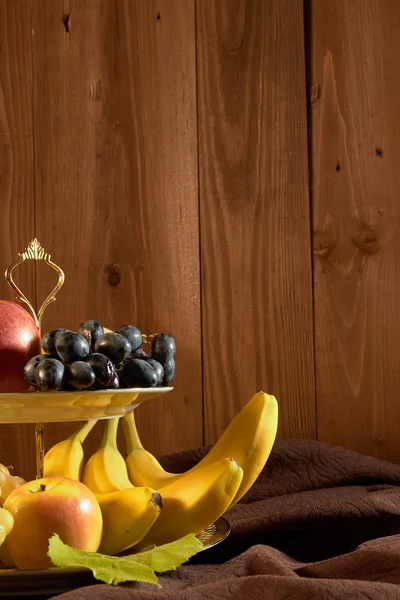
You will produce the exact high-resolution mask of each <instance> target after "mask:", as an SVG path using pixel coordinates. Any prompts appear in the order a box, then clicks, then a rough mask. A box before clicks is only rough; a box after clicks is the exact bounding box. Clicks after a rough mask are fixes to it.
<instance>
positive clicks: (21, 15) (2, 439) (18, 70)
mask: <svg viewBox="0 0 400 600" xmlns="http://www.w3.org/2000/svg"><path fill="white" fill-rule="evenodd" d="M30 15H31V1H30V0H15V1H14V2H8V1H7V0H0V190H1V200H0V207H1V220H0V263H1V264H0V298H1V299H8V300H14V295H13V292H12V290H11V289H10V288H9V286H8V285H7V283H6V280H5V278H4V275H3V274H4V271H5V269H6V268H7V267H8V266H9V265H11V264H12V263H13V262H14V261H16V260H17V258H18V253H19V252H23V250H24V249H25V247H26V246H27V244H28V243H29V240H30V239H31V238H32V237H33V235H34V230H35V228H34V177H33V118H32V31H31V18H30ZM15 280H16V282H17V283H18V285H19V286H20V288H21V290H22V291H23V292H24V293H25V295H26V296H27V298H28V299H29V300H31V301H33V302H35V268H34V265H33V264H32V263H29V264H24V265H22V266H21V267H18V270H16V271H15ZM33 435H34V433H33V428H32V427H31V426H29V425H21V426H15V425H1V426H0V462H2V463H4V464H7V465H13V466H14V468H15V472H21V471H22V469H23V463H24V459H25V457H26V456H27V455H28V454H29V453H31V452H32V451H33V443H34V442H33V440H34V437H33Z"/></svg>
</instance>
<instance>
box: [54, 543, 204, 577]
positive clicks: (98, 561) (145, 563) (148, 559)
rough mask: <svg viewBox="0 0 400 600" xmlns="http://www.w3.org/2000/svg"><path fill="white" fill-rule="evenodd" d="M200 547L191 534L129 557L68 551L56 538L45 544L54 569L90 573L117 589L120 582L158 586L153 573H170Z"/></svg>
mask: <svg viewBox="0 0 400 600" xmlns="http://www.w3.org/2000/svg"><path fill="white" fill-rule="evenodd" d="M202 546H203V544H202V543H201V542H200V541H199V540H198V539H197V538H196V536H195V535H194V534H190V535H187V536H185V537H183V538H181V539H179V540H176V541H175V542H171V543H170V544H164V545H162V546H152V547H150V548H148V549H146V550H143V551H142V552H138V553H136V554H131V555H129V556H120V557H118V556H107V555H105V554H100V553H98V552H84V551H82V550H76V549H75V548H71V546H68V545H67V544H64V542H62V541H61V539H60V538H59V536H58V535H57V534H54V535H53V536H52V537H51V538H50V540H49V551H48V553H47V554H48V556H49V557H50V559H51V561H52V563H53V564H54V565H55V566H56V567H83V568H86V569H90V570H91V571H92V572H93V575H94V577H95V578H96V579H98V580H100V581H104V582H105V583H108V584H113V585H117V584H118V583H121V582H123V581H142V582H144V583H152V584H154V585H157V586H159V583H158V579H157V577H156V575H155V572H157V573H164V572H166V571H173V570H175V569H176V568H177V567H179V566H180V565H181V564H182V563H184V562H186V561H187V560H188V559H189V558H190V557H191V556H193V555H194V554H196V552H197V551H198V550H199V549H200V548H201V547H202Z"/></svg>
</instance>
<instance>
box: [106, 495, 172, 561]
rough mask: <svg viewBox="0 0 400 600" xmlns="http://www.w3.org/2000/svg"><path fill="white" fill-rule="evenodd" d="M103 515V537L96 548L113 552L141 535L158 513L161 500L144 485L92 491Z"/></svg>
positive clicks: (129, 545) (121, 550)
mask: <svg viewBox="0 0 400 600" xmlns="http://www.w3.org/2000/svg"><path fill="white" fill-rule="evenodd" d="M96 498H97V500H98V503H99V505H100V508H101V513H102V515H103V537H102V540H101V544H100V546H99V549H98V552H101V553H102V554H108V555H111V556H114V555H115V554H119V553H120V552H123V551H124V550H127V549H128V548H131V547H132V546H134V545H135V544H137V543H138V542H140V540H142V539H143V538H144V536H145V535H147V533H148V532H149V530H150V528H151V527H152V525H153V524H154V523H155V521H156V519H157V518H158V517H159V514H160V511H161V508H162V500H161V496H160V494H159V493H158V492H155V491H154V490H152V489H151V488H148V487H137V488H133V487H131V488H128V489H126V490H120V491H118V492H111V493H109V494H96Z"/></svg>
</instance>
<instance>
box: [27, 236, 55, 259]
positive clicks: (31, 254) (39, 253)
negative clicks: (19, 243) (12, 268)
mask: <svg viewBox="0 0 400 600" xmlns="http://www.w3.org/2000/svg"><path fill="white" fill-rule="evenodd" d="M19 256H20V257H21V258H22V259H23V260H47V261H49V260H50V258H51V257H50V254H47V253H46V252H45V251H44V250H43V248H42V246H41V245H40V242H39V241H38V240H37V239H36V238H33V240H31V241H30V242H29V244H28V246H27V247H26V248H25V252H22V253H20V254H19Z"/></svg>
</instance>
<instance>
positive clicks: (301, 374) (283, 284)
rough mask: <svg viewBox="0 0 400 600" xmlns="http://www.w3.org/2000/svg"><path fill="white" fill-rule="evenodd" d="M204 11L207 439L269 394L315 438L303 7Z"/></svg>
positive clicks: (286, 419)
mask: <svg viewBox="0 0 400 600" xmlns="http://www.w3.org/2000/svg"><path fill="white" fill-rule="evenodd" d="M196 6H197V9H196V14H197V18H196V23H197V40H198V54H197V57H198V60H197V68H198V97H199V107H198V109H199V112H198V117H199V159H200V176H199V181H200V215H201V265H202V323H203V329H202V331H203V347H204V359H203V360H204V395H205V435H206V442H209V443H210V442H213V441H215V440H216V438H217V437H218V435H219V434H220V433H221V431H222V430H223V428H224V427H225V426H226V425H227V423H228V422H229V420H230V418H232V416H233V415H234V414H235V413H236V412H237V410H238V409H239V408H240V407H241V406H243V405H244V404H245V403H246V402H247V401H248V400H249V399H250V397H251V396H252V394H253V393H254V392H255V391H256V390H258V389H263V390H265V391H268V392H270V393H273V394H275V395H276V396H277V398H278V400H279V403H280V435H281V436H284V437H306V438H314V437H315V397H314V363H313V317H312V285H311V284H312V276H311V255H310V222H309V219H310V216H309V200H308V191H307V183H308V182H307V131H306V103H305V98H306V96H305V65H304V39H303V2H302V1H300V0H281V1H279V2H277V1H274V0H263V1H261V0H260V1H257V0H251V1H247V2H246V1H244V0H234V1H233V0H218V1H217V0H208V1H207V2H202V1H198V2H197V5H196Z"/></svg>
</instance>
